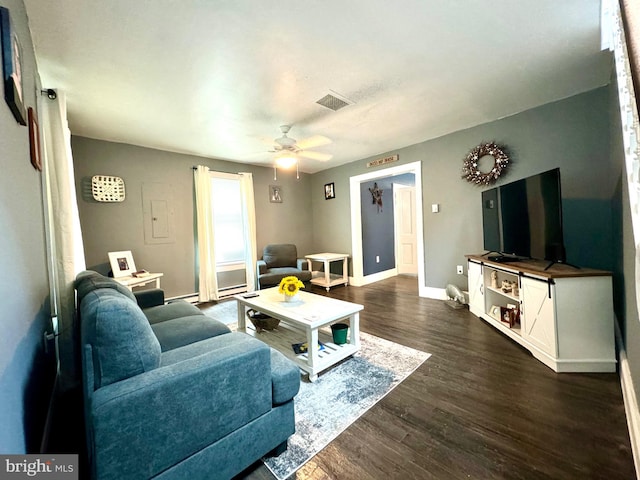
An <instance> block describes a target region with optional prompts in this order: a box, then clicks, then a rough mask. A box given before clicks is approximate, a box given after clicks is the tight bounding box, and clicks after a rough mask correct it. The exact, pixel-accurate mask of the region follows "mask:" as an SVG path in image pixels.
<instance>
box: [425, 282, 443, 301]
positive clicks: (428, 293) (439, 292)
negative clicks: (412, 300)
mask: <svg viewBox="0 0 640 480" xmlns="http://www.w3.org/2000/svg"><path fill="white" fill-rule="evenodd" d="M418 295H419V296H421V297H424V298H433V299H434V300H447V299H448V298H449V297H447V292H446V290H445V289H444V288H436V287H424V286H422V285H421V286H420V288H419V291H418Z"/></svg>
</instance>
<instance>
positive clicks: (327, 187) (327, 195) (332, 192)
mask: <svg viewBox="0 0 640 480" xmlns="http://www.w3.org/2000/svg"><path fill="white" fill-rule="evenodd" d="M332 198H336V187H335V185H334V184H333V182H331V183H325V184H324V199H325V200H331V199H332Z"/></svg>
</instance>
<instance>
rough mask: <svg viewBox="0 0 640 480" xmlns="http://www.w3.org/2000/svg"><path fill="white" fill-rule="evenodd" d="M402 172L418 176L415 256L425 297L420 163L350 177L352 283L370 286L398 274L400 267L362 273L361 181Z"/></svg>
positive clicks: (422, 293)
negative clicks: (369, 273)
mask: <svg viewBox="0 0 640 480" xmlns="http://www.w3.org/2000/svg"><path fill="white" fill-rule="evenodd" d="M403 173H413V174H414V175H415V187H414V188H415V233H416V249H415V257H416V262H417V275H418V294H419V295H420V296H421V297H425V296H427V295H426V289H425V286H424V285H425V281H424V278H425V264H424V231H423V221H422V219H423V216H422V170H421V163H420V162H413V163H407V164H405V165H399V166H397V167H390V168H385V169H383V170H377V171H375V172H371V173H365V174H362V175H357V176H354V177H351V178H350V179H349V187H350V196H351V244H352V245H351V251H352V262H353V277H352V279H351V284H352V285H354V286H362V285H367V284H369V283H373V282H377V281H379V280H383V279H384V278H389V277H392V276H395V275H397V274H398V269H397V268H393V269H392V270H388V271H386V272H381V273H376V274H372V275H364V273H363V248H362V216H361V197H360V184H361V183H363V182H369V181H373V180H375V179H380V178H385V177H390V176H395V175H400V174H403Z"/></svg>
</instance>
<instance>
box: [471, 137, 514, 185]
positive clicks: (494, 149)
mask: <svg viewBox="0 0 640 480" xmlns="http://www.w3.org/2000/svg"><path fill="white" fill-rule="evenodd" d="M486 155H490V156H492V157H493V158H494V160H495V161H494V163H493V168H492V169H491V170H490V171H488V172H481V171H480V170H478V162H479V161H480V159H481V158H482V157H484V156H486ZM508 163H509V156H508V155H507V154H506V153H505V151H504V147H499V146H498V145H496V144H495V143H494V142H488V143H481V144H480V145H478V146H477V147H475V148H474V149H473V150H471V151H470V152H469V153H468V154H467V157H466V158H465V159H464V164H463V166H462V178H464V179H466V180H467V181H468V182H470V183H473V184H475V185H490V184H491V183H493V182H495V181H496V180H497V179H498V177H500V174H501V173H502V170H504V169H505V168H506V166H507V164H508Z"/></svg>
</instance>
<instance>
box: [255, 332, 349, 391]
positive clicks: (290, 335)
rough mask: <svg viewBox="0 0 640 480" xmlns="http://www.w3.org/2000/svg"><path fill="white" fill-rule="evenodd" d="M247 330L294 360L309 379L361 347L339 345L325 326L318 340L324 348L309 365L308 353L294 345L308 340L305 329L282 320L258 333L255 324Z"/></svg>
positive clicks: (312, 380)
mask: <svg viewBox="0 0 640 480" xmlns="http://www.w3.org/2000/svg"><path fill="white" fill-rule="evenodd" d="M245 332H246V333H247V334H249V335H252V336H254V337H255V338H257V339H259V340H262V341H263V342H264V343H266V344H267V345H269V346H270V347H273V348H275V349H276V350H278V351H279V352H281V353H282V354H283V355H284V356H286V357H287V358H289V359H290V360H292V361H293V362H295V363H296V365H298V367H300V369H301V370H303V371H305V372H306V373H308V375H309V381H310V382H314V381H315V380H316V379H317V378H318V373H319V372H321V371H323V370H326V369H327V368H329V367H331V366H333V365H335V364H336V363H338V362H340V361H342V360H344V359H345V358H348V357H350V356H351V355H353V354H354V353H356V352H357V351H358V350H359V348H358V347H356V346H355V345H351V344H350V343H345V344H342V345H337V344H335V343H333V336H332V334H331V329H330V328H329V327H323V328H320V329H319V330H318V340H319V341H320V342H321V343H322V344H324V350H319V351H318V359H317V363H316V364H315V365H313V367H312V366H311V365H309V355H308V353H301V354H296V353H295V352H294V351H293V347H292V345H293V344H295V343H303V342H306V341H307V339H306V334H305V332H304V330H299V329H296V328H294V327H292V326H291V325H288V324H287V323H285V322H283V321H281V322H280V324H279V325H278V327H277V328H276V329H274V330H262V331H261V332H260V333H258V332H257V331H256V330H255V328H254V327H253V325H250V324H247V326H246V329H245Z"/></svg>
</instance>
